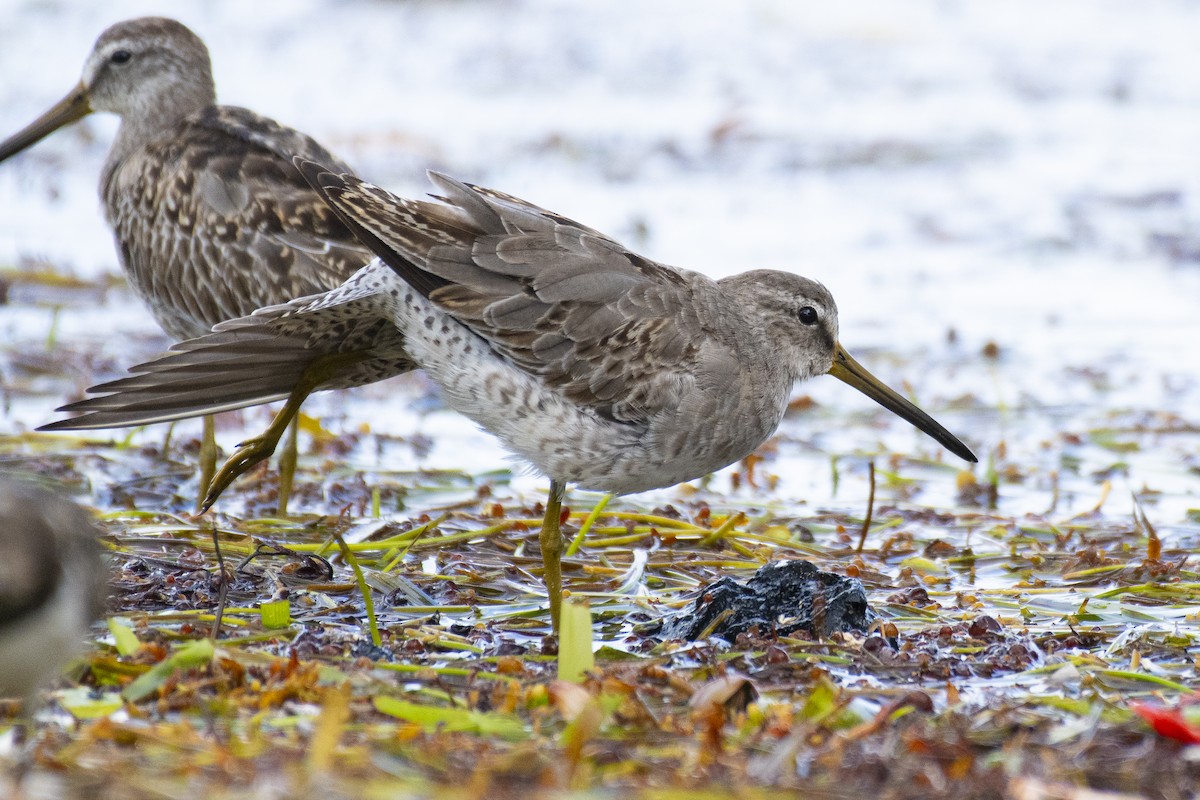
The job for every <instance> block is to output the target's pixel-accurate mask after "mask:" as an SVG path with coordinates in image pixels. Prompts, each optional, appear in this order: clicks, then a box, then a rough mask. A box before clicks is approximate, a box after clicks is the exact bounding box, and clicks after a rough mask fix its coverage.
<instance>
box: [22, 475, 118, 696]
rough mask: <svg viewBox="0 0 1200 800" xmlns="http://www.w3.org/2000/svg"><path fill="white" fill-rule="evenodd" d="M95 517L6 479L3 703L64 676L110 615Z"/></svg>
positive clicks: (33, 488)
mask: <svg viewBox="0 0 1200 800" xmlns="http://www.w3.org/2000/svg"><path fill="white" fill-rule="evenodd" d="M98 534H99V531H98V530H97V528H96V526H95V525H94V524H93V523H92V520H91V518H90V517H89V516H88V515H87V514H86V513H85V512H84V510H83V509H82V508H80V507H79V506H77V505H76V504H75V503H73V502H71V501H70V500H68V499H66V498H65V497H61V496H59V495H57V494H54V493H52V492H50V491H47V490H45V489H41V488H38V487H36V486H34V485H32V484H27V483H22V482H19V481H14V480H11V479H8V478H3V479H0V696H3V697H21V698H23V699H24V700H25V701H26V707H25V713H26V714H29V713H30V712H31V711H32V708H31V707H30V705H29V700H30V699H31V697H32V695H33V692H34V690H35V689H36V688H37V687H38V686H39V685H41V684H42V683H45V682H46V681H47V680H49V679H50V678H52V677H53V676H54V675H55V674H57V672H58V670H60V669H62V667H63V665H64V664H65V663H66V662H67V661H68V660H69V659H70V658H71V657H72V656H74V655H75V654H76V653H77V652H78V651H79V650H80V649H81V647H82V645H83V637H84V635H85V634H86V633H87V629H88V626H89V625H90V624H91V623H92V621H93V620H95V619H97V618H99V617H100V616H101V615H102V614H103V613H104V603H105V599H106V597H107V591H108V582H107V574H108V573H107V570H106V569H105V566H104V560H103V558H102V556H101V551H100V546H99V544H98V543H97V541H96V537H97V535H98Z"/></svg>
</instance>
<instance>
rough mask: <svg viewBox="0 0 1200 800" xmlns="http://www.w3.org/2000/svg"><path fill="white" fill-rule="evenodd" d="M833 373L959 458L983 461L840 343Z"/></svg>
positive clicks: (834, 354) (830, 371) (830, 372)
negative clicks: (857, 359) (897, 392)
mask: <svg viewBox="0 0 1200 800" xmlns="http://www.w3.org/2000/svg"><path fill="white" fill-rule="evenodd" d="M829 374H830V375H832V376H833V377H835V378H837V379H838V380H840V381H843V382H845V383H848V384H850V385H851V386H853V387H854V388H855V389H858V390H859V391H860V392H862V393H863V394H865V395H866V396H867V397H869V398H871V399H872V400H874V401H875V402H876V403H879V405H881V406H883V407H884V408H886V409H887V410H888V411H891V412H892V413H894V414H898V415H899V416H900V417H902V418H904V419H906V420H908V421H909V422H911V423H912V424H913V425H916V426H917V427H918V428H919V429H921V430H922V431H924V432H925V433H927V434H929V435H930V436H932V437H933V438H934V439H936V440H937V441H938V443H939V444H941V445H942V446H943V447H945V448H946V449H947V450H949V451H950V452H951V453H954V455H956V456H958V457H959V458H963V459H966V460H967V461H978V460H979V459H977V458H976V457H975V454H974V453H972V452H971V451H970V450H969V449H968V448H967V446H966V445H965V444H963V443H962V442H960V441H959V440H958V437H957V436H955V435H954V434H952V433H951V432H950V431H948V430H946V429H945V428H943V427H942V426H941V425H940V424H938V422H937V421H936V420H935V419H934V418H933V417H931V416H929V415H928V414H926V413H925V412H924V411H922V410H921V409H919V408H917V407H916V406H914V405H913V404H912V403H910V402H908V401H907V400H905V399H904V398H903V397H901V396H900V395H898V394H896V392H894V391H892V390H891V389H890V388H888V386H887V384H885V383H884V382H883V381H881V380H879V378H876V377H875V376H874V375H872V374H871V373H870V372H868V371H867V368H866V367H864V366H863V365H862V364H860V363H858V362H857V361H855V360H854V359H853V358H851V356H850V354H849V353H847V352H846V349H845V348H844V347H842V345H841V344H840V343H839V344H838V345H837V347H836V348H834V351H833V366H832V367H830V368H829Z"/></svg>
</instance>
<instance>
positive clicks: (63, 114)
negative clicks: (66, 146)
mask: <svg viewBox="0 0 1200 800" xmlns="http://www.w3.org/2000/svg"><path fill="white" fill-rule="evenodd" d="M90 113H92V104H91V102H90V101H89V100H88V95H87V90H86V89H84V88H83V84H82V83H81V84H79V85H78V86H76V87H75V88H74V89H72V90H71V93H70V94H68V95H67V96H66V97H64V98H63V99H62V100H59V101H58V102H57V103H55V104H54V107H53V108H51V109H50V110H49V111H47V112H46V113H45V114H42V115H41V116H40V117H38V118H37V119H35V120H34V121H33V122H31V123H29V124H28V125H26V126H25V128H24V129H23V130H20V131H17V132H16V133H14V134H13V135H12V136H10V137H8V138H7V139H5V140H4V141H3V142H0V161H3V160H4V159H6V158H8V157H9V156H11V155H14V154H16V153H19V152H21V151H22V150H24V149H25V148H26V147H29V145H31V144H33V143H34V142H36V141H38V140H40V139H42V138H43V137H45V136H49V135H50V134H52V133H54V132H55V131H56V130H58V129H59V128H61V127H62V126H63V125H69V124H71V123H72V122H74V121H75V120H77V119H82V118H83V117H86V116H87V115H88V114H90Z"/></svg>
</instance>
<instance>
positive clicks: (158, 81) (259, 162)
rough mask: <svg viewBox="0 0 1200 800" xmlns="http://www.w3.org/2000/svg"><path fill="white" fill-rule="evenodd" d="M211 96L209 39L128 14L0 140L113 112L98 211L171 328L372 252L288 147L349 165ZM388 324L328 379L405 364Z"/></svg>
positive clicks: (336, 272)
mask: <svg viewBox="0 0 1200 800" xmlns="http://www.w3.org/2000/svg"><path fill="white" fill-rule="evenodd" d="M215 103H216V91H215V88H214V85H213V79H212V67H211V63H210V60H209V55H208V50H207V48H206V47H205V46H204V42H203V41H201V40H200V38H199V37H197V36H196V35H195V34H194V33H192V31H190V30H189V29H188V28H186V27H185V26H183V25H182V24H180V23H179V22H176V21H174V20H171V19H164V18H160V17H146V18H142V19H134V20H129V21H127V22H121V23H118V24H116V25H113V26H112V27H110V28H108V29H107V30H106V31H104V32H103V33H102V34H101V35H100V37H99V38H98V39H97V40H96V44H95V46H94V48H93V50H92V53H91V54H90V55H89V56H88V58H87V61H86V62H85V64H84V67H83V77H82V79H81V81H80V84H79V86H78V87H76V88H75V89H74V90H73V91H72V92H71V93H70V94H68V95H67V96H66V97H65V98H63V100H62V101H60V102H59V103H58V104H57V105H56V106H54V107H53V108H52V109H50V110H49V111H47V112H46V113H45V114H43V115H42V117H40V118H39V119H38V120H36V121H35V122H33V123H32V124H30V125H29V126H28V127H26V128H25V129H24V130H22V131H21V132H19V133H17V134H15V135H14V136H12V137H10V138H9V139H8V140H7V141H5V142H3V143H0V161H2V160H4V159H6V158H8V157H9V156H11V155H13V154H14V153H16V152H18V151H20V150H22V149H24V148H26V147H28V146H29V145H31V144H33V143H34V142H36V141H38V140H39V139H41V138H42V137H44V136H46V135H48V134H49V133H51V132H53V131H54V130H56V129H57V128H59V127H61V126H63V125H66V124H68V123H70V122H72V121H74V120H77V119H79V118H81V117H83V116H85V115H86V114H88V113H91V112H92V111H107V112H111V113H114V114H117V115H118V116H120V118H121V126H120V128H119V130H118V132H117V136H116V139H115V141H114V142H113V145H112V149H111V151H110V152H109V155H108V159H107V161H106V163H105V165H104V170H103V173H102V175H101V179H100V194H101V197H102V198H103V200H104V211H105V217H106V218H107V220H108V223H109V225H110V226H111V227H112V230H113V234H114V237H115V239H116V244H117V252H118V255H119V257H120V261H121V265H122V267H123V268H124V270H125V274H126V276H127V277H128V279H129V283H130V286H132V287H133V290H134V291H135V292H136V293H137V295H138V296H139V297H140V298H141V299H142V300H143V301H144V302H145V303H146V305H147V306H148V307H149V308H150V310H151V312H152V313H153V314H154V317H155V319H157V320H158V322H159V324H160V325H161V326H162V328H163V330H164V331H166V333H167V334H168V335H169V336H171V337H172V338H174V339H177V340H183V339H190V338H193V337H197V336H202V335H204V334H206V333H208V332H209V331H210V329H211V328H212V327H213V326H214V325H216V324H218V323H220V322H223V321H225V320H228V319H233V318H236V317H242V316H245V315H247V314H250V313H251V312H253V311H254V310H255V309H258V308H262V307H263V306H269V305H274V304H278V303H283V302H286V301H288V300H292V299H294V298H297V297H302V296H306V295H310V294H314V293H318V292H324V291H328V290H329V289H332V288H334V287H336V286H338V285H340V284H341V283H342V282H344V281H345V280H346V279H347V278H349V277H350V275H352V274H353V273H354V271H355V270H357V269H358V268H359V267H361V266H363V264H365V263H366V262H367V261H368V260H369V259H370V257H371V254H370V251H369V250H367V248H365V247H364V246H363V245H362V244H360V243H359V242H358V241H357V240H356V239H355V238H354V236H353V235H352V234H351V233H350V231H349V230H348V229H347V227H346V226H345V224H343V223H342V222H341V221H340V220H339V219H338V217H337V215H336V214H335V213H334V212H333V210H332V209H330V208H329V207H328V206H327V205H326V204H325V203H324V202H323V201H322V200H321V198H320V196H319V195H318V194H317V193H316V192H315V191H314V190H313V189H312V188H311V187H310V186H309V185H308V184H307V183H306V182H305V180H304V178H303V177H302V176H301V174H300V171H299V170H298V169H296V167H295V166H294V165H293V163H292V158H293V157H295V156H303V157H305V158H310V159H315V160H318V161H321V162H322V163H332V164H336V165H338V168H339V169H340V170H345V171H348V169H349V168H348V167H346V166H345V165H344V164H342V162H341V161H339V160H337V159H336V158H334V156H333V155H332V154H330V153H329V152H328V151H327V150H326V149H325V148H323V147H321V146H320V145H319V144H317V143H316V142H315V141H313V139H311V138H310V137H308V136H306V135H304V134H303V133H300V132H299V131H296V130H293V129H291V128H287V127H284V126H282V125H279V124H278V123H276V122H274V121H272V120H269V119H267V118H265V117H261V116H259V115H258V114H255V113H254V112H252V111H248V110H246V109H244V108H235V107H230V106H218V105H215ZM389 331H390V329H389V330H387V331H385V330H383V329H382V328H381V331H380V332H381V333H382V334H384V335H383V336H382V338H381V339H380V340H378V341H376V342H374V344H375V345H376V346H375V348H374V349H373V350H372V351H371V352H370V353H362V354H359V357H357V358H353V359H347V360H346V362H345V369H348V370H350V371H351V372H350V373H347V374H340V375H339V367H338V365H332V366H331V367H330V368H329V369H327V370H326V372H327V373H331V374H332V375H334V376H336V377H337V379H336V380H335V381H334V383H336V384H338V385H355V384H359V383H363V382H367V381H370V380H377V379H379V378H382V377H387V376H389V375H394V374H396V373H398V372H402V371H404V370H405V369H408V368H409V367H410V365H409V363H408V362H407V361H406V360H405V358H404V355H403V351H402V350H401V349H400V347H399V345H400V342H399V338H398V337H397V336H396V335H394V333H390V334H389ZM327 366H329V365H327ZM313 388H325V384H324V383H321V384H319V385H318V386H317V387H313ZM284 394H285V395H286V394H287V393H286V392H285V393H284ZM301 399H302V398H301ZM297 405H298V403H297ZM270 446H271V448H272V449H273V446H274V443H273V442H272V443H270ZM267 454H269V450H268V451H267V452H266V453H263V452H261V451H256V452H255V457H256V460H257V459H261V458H262V457H265V455H267ZM209 473H210V474H211V469H210V470H209ZM206 483H207V481H206ZM201 488H202V489H205V488H207V486H202V487H201ZM285 503H286V501H284V504H285Z"/></svg>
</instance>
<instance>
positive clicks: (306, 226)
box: [100, 106, 370, 339]
mask: <svg viewBox="0 0 1200 800" xmlns="http://www.w3.org/2000/svg"><path fill="white" fill-rule="evenodd" d="M309 154H311V156H309ZM295 155H304V156H306V157H314V158H320V159H329V160H333V161H334V163H339V164H340V162H338V161H337V160H336V159H334V157H333V156H332V155H331V154H330V153H329V152H328V151H327V150H325V148H323V147H321V146H320V145H319V144H317V143H316V142H315V141H314V140H313V139H311V138H310V137H308V136H306V135H304V134H303V133H300V132H299V131H296V130H293V129H291V128H287V127H284V126H282V125H279V124H278V123H276V122H274V121H272V120H269V119H267V118H265V117H262V116H259V115H257V114H255V113H254V112H251V111H248V110H246V109H241V108H236V107H230V106H210V107H207V108H205V109H202V110H200V111H197V112H194V113H193V114H190V115H188V116H187V117H185V118H184V119H183V120H182V121H181V122H179V123H177V124H176V125H175V126H173V127H171V128H169V129H167V130H166V131H163V132H161V133H160V134H159V135H157V136H155V137H154V138H153V139H151V140H149V141H147V142H144V143H142V144H141V145H140V146H138V147H136V148H133V149H131V150H129V151H128V152H127V153H125V154H124V155H123V156H121V157H120V158H119V159H117V160H115V161H113V162H112V163H109V164H108V165H106V168H105V171H104V174H103V176H102V179H101V186H100V191H101V195H102V197H103V200H104V206H105V213H106V215H107V217H108V221H109V223H110V225H111V226H112V229H113V234H114V237H115V238H116V244H117V249H118V254H119V257H120V260H121V263H122V266H123V267H124V269H125V271H126V274H127V276H128V279H129V281H130V284H131V285H132V286H133V288H134V290H135V291H136V292H137V293H138V295H139V296H140V297H141V298H142V299H143V300H144V301H145V302H146V303H147V305H148V306H149V307H150V309H151V310H152V312H153V313H154V315H155V317H156V318H157V320H158V322H159V324H160V325H161V326H162V327H163V329H164V330H165V331H166V332H167V334H168V335H170V336H171V337H172V338H175V339H187V338H192V337H195V336H201V335H203V334H205V333H207V332H208V330H209V329H211V328H212V326H213V325H216V324H217V323H219V322H222V321H225V320H227V319H232V318H235V317H241V316H245V315H247V314H249V313H251V312H252V311H254V310H255V309H257V308H260V307H263V306H267V305H274V304H278V303H283V302H286V301H288V300H291V299H293V298H296V297H301V296H304V295H309V294H314V293H317V292H323V291H327V290H329V289H332V288H333V287H335V286H338V285H340V284H341V283H342V282H344V281H345V280H346V279H347V278H349V277H350V275H352V274H353V273H354V272H355V270H357V269H358V268H360V267H362V266H363V265H364V264H365V263H366V262H367V261H368V260H370V253H369V251H368V250H367V249H366V248H365V247H364V246H362V245H361V244H359V242H358V241H357V240H356V239H355V238H354V236H353V234H352V233H351V232H350V231H349V230H348V229H347V228H346V226H345V225H343V224H342V223H341V222H340V221H339V220H338V218H337V217H336V215H335V214H334V213H333V212H332V211H331V210H330V209H329V208H328V206H327V205H326V204H325V203H324V202H323V201H322V200H321V198H320V197H319V196H318V195H317V193H316V192H314V191H313V190H312V189H311V187H309V185H308V184H307V183H306V182H305V181H304V179H303V177H302V176H301V174H300V172H299V170H297V169H296V167H294V166H293V164H292V161H291V159H292V157H293V156H295Z"/></svg>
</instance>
